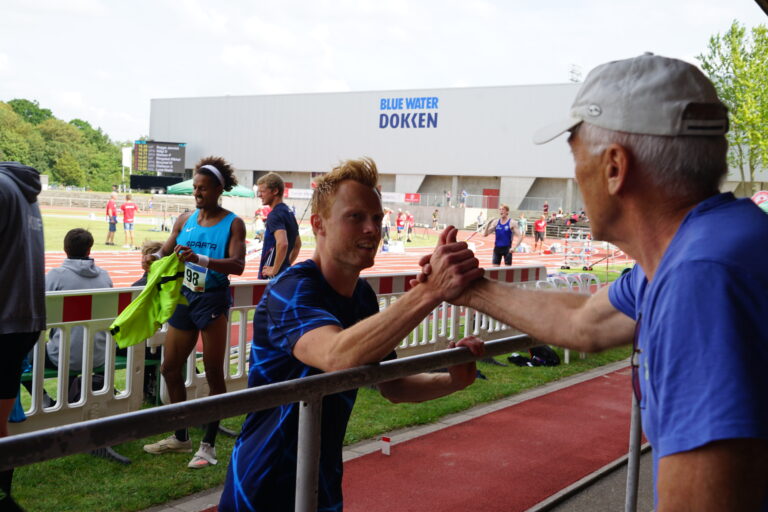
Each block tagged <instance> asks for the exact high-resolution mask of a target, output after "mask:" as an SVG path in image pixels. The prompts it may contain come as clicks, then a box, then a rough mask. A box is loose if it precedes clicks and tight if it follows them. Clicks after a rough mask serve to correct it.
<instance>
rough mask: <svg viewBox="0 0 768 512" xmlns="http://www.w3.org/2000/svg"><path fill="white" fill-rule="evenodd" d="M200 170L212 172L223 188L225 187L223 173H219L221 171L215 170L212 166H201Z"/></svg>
mask: <svg viewBox="0 0 768 512" xmlns="http://www.w3.org/2000/svg"><path fill="white" fill-rule="evenodd" d="M200 169H205V170H207V171H211V172H212V173H213V175H214V176H216V178H218V180H219V183H221V186H222V187H223V186H224V177H223V176H222V175H221V173H220V172H219V170H218V169H217V168H215V167H214V166H212V165H201V166H200Z"/></svg>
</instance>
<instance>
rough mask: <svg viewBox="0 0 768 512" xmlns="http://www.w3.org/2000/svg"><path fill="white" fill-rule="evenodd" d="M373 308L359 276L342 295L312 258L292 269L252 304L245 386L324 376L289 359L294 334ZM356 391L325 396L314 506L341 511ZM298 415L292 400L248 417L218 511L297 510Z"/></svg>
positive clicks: (350, 319) (345, 322)
mask: <svg viewBox="0 0 768 512" xmlns="http://www.w3.org/2000/svg"><path fill="white" fill-rule="evenodd" d="M270 215H272V214H270ZM378 312H379V303H378V300H377V299H376V294H375V293H374V291H373V290H372V289H371V287H370V285H368V283H366V282H365V281H364V280H362V279H360V280H358V282H357V286H356V287H355V291H354V293H353V295H352V297H344V296H342V295H339V294H338V293H336V291H335V290H334V289H333V288H331V286H330V285H329V284H328V282H327V281H326V280H325V278H324V277H323V275H322V273H321V272H320V269H318V267H317V265H316V264H315V262H314V261H313V260H307V261H304V262H302V263H299V264H297V265H294V266H293V267H290V268H289V269H288V270H287V271H286V272H283V273H282V274H280V275H279V276H278V277H276V278H275V279H273V280H272V282H270V283H269V285H268V286H267V289H266V291H265V292H264V296H263V297H262V299H261V301H260V302H259V305H258V306H257V307H256V315H255V317H254V319H253V332H254V339H253V344H252V348H251V360H250V370H249V374H248V387H255V386H261V385H264V384H272V383H274V382H282V381H286V380H289V379H298V378H301V377H306V376H308V375H315V374H318V373H322V371H321V370H318V369H317V368H313V367H311V366H307V365H306V364H304V363H302V362H301V361H299V360H298V359H296V358H295V357H294V356H293V347H294V345H295V344H296V342H297V341H298V340H299V338H301V337H302V336H303V335H304V334H306V333H307V332H309V331H312V330H314V329H317V328H318V327H321V326H324V325H338V326H339V327H341V328H342V329H345V328H347V327H350V326H352V325H354V324H355V323H357V322H358V321H360V320H362V319H364V318H366V317H368V316H371V315H373V314H376V313H378ZM356 396H357V390H351V391H346V392H343V393H338V394H335V395H329V396H326V397H325V398H324V399H323V406H322V427H321V428H322V430H321V432H322V441H321V448H320V482H319V494H318V510H323V511H335V510H342V494H341V474H342V459H341V450H342V443H343V441H344V433H345V431H346V429H347V421H348V420H349V415H350V413H351V412H352V406H353V405H354V403H355V398H356ZM298 417H299V412H298V404H296V403H292V404H286V405H282V406H280V407H276V408H274V409H268V410H264V411H257V412H254V413H251V414H249V415H248V417H247V418H246V420H245V423H244V424H243V430H242V432H241V433H240V437H238V439H237V442H236V443H235V446H234V448H233V450H232V458H231V460H230V463H229V469H228V471H227V479H226V483H225V486H224V491H223V493H222V495H221V502H220V503H219V510H220V511H229V510H258V511H273V510H274V511H285V510H293V509H294V497H295V488H296V450H297V441H298Z"/></svg>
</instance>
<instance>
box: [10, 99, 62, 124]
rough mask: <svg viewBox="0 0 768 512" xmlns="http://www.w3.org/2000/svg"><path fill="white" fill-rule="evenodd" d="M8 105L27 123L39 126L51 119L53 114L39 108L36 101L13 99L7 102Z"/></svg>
mask: <svg viewBox="0 0 768 512" xmlns="http://www.w3.org/2000/svg"><path fill="white" fill-rule="evenodd" d="M8 105H10V106H11V108H12V109H13V111H14V112H16V113H17V114H19V115H20V116H21V117H22V119H24V120H25V121H26V122H28V123H32V124H40V123H42V122H43V121H45V120H47V119H53V113H52V112H51V111H50V110H49V109H47V108H41V107H40V104H39V103H38V102H37V100H33V101H29V100H25V99H15V100H11V101H9V102H8Z"/></svg>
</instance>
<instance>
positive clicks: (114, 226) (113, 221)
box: [109, 217, 117, 231]
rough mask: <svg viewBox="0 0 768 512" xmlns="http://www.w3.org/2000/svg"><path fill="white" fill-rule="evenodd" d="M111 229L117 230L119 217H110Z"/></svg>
mask: <svg viewBox="0 0 768 512" xmlns="http://www.w3.org/2000/svg"><path fill="white" fill-rule="evenodd" d="M109 230H110V231H117V217H110V218H109Z"/></svg>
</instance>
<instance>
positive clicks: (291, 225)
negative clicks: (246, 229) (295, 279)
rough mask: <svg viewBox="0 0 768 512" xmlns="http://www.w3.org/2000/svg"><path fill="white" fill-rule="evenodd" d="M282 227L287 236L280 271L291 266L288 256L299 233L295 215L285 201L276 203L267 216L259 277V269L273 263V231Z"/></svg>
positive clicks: (260, 277)
mask: <svg viewBox="0 0 768 512" xmlns="http://www.w3.org/2000/svg"><path fill="white" fill-rule="evenodd" d="M279 229H284V230H285V234H286V236H287V237H288V250H287V251H286V252H285V259H284V260H283V264H282V265H280V271H279V272H278V274H279V273H280V272H282V271H283V270H285V269H287V268H288V267H290V266H291V263H290V262H289V261H288V256H290V255H291V251H293V246H294V245H295V242H296V237H297V236H298V235H299V225H298V224H297V223H296V216H295V215H294V214H293V212H291V209H290V208H288V206H287V205H286V204H285V203H278V204H277V206H275V207H274V208H273V209H272V211H271V212H269V215H268V216H267V224H266V229H265V231H264V245H263V246H262V248H261V263H260V264H259V279H264V276H263V275H261V270H262V269H263V268H264V267H271V266H272V265H274V263H275V243H276V241H275V231H277V230H279Z"/></svg>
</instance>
